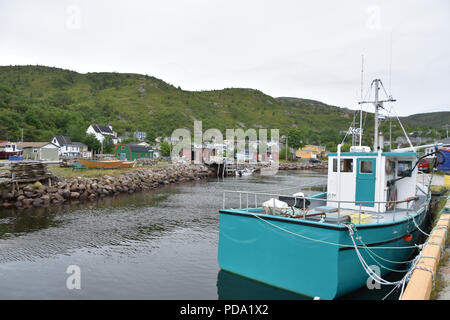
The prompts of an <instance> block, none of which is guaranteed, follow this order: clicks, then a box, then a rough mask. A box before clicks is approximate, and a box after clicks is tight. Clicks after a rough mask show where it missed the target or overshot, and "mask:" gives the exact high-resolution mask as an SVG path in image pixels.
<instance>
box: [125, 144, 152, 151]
mask: <svg viewBox="0 0 450 320" xmlns="http://www.w3.org/2000/svg"><path fill="white" fill-rule="evenodd" d="M128 147H129V148H130V150H131V151H132V152H149V151H151V149H150V148H148V147H145V146H141V145H137V144H129V145H128Z"/></svg>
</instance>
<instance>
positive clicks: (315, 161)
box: [309, 159, 322, 163]
mask: <svg viewBox="0 0 450 320" xmlns="http://www.w3.org/2000/svg"><path fill="white" fill-rule="evenodd" d="M309 161H310V162H311V163H321V162H322V161H320V160H319V159H311V160H309Z"/></svg>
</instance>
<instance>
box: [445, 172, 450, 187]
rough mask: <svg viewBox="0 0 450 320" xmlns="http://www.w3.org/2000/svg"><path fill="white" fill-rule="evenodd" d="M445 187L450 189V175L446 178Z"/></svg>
mask: <svg viewBox="0 0 450 320" xmlns="http://www.w3.org/2000/svg"><path fill="white" fill-rule="evenodd" d="M444 187H446V188H450V174H446V175H445V176H444Z"/></svg>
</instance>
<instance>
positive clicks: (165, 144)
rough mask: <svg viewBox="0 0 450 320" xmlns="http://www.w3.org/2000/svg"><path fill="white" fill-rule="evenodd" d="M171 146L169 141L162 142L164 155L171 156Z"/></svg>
mask: <svg viewBox="0 0 450 320" xmlns="http://www.w3.org/2000/svg"><path fill="white" fill-rule="evenodd" d="M170 151H171V147H170V144H169V143H168V142H167V141H163V142H161V155H162V156H163V157H170Z"/></svg>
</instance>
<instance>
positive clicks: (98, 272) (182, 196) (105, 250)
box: [0, 171, 390, 299]
mask: <svg viewBox="0 0 450 320" xmlns="http://www.w3.org/2000/svg"><path fill="white" fill-rule="evenodd" d="M305 185H308V187H302V186H305ZM309 185H311V186H312V187H309ZM325 186H326V175H325V173H321V172H312V171H282V172H279V173H278V174H277V175H276V176H273V177H261V176H259V175H255V176H251V177H241V178H227V179H211V180H209V181H200V182H196V183H193V184H192V183H189V184H178V185H171V186H167V187H163V188H161V189H158V190H154V191H151V192H140V193H136V194H132V195H121V196H118V197H116V198H108V199H103V200H101V201H98V202H93V203H88V204H79V205H73V204H72V205H70V206H69V205H64V206H60V207H53V208H42V209H26V210H22V211H17V210H3V211H0V299H305V297H303V296H300V295H296V294H293V293H290V292H286V291H284V290H279V289H275V288H272V287H270V286H266V285H263V284H261V283H257V282H254V281H251V280H248V279H244V278H241V277H239V276H236V275H233V274H230V273H228V272H224V271H220V270H219V267H218V264H217V245H218V226H219V213H218V211H219V209H220V208H221V207H222V201H223V193H222V191H223V190H254V191H256V190H259V191H264V192H274V193H276V192H279V190H280V189H286V188H287V189H286V190H285V191H283V192H282V193H284V194H292V193H295V192H298V191H304V192H305V193H306V194H310V193H316V192H317V191H321V190H322V189H323V188H324V187H325ZM261 200H264V199H258V201H259V202H261ZM251 201H253V204H254V198H252V200H251ZM238 203H239V200H238V198H237V197H235V198H234V199H229V200H228V203H227V206H228V205H233V204H234V205H235V206H236V205H237V204H238ZM243 203H244V204H245V203H246V199H245V200H243ZM70 265H77V266H79V267H80V269H81V289H80V290H68V289H67V287H66V280H67V277H68V276H69V274H67V273H66V269H67V267H68V266H70ZM387 289H390V288H387ZM387 289H386V290H387ZM386 290H384V289H382V290H371V292H369V291H368V290H361V291H359V292H357V293H355V294H353V295H351V296H349V297H347V298H350V299H355V298H369V299H372V298H376V299H378V298H380V297H383V296H384V295H385V294H386V293H387V292H388V291H386ZM374 291H377V292H374Z"/></svg>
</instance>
